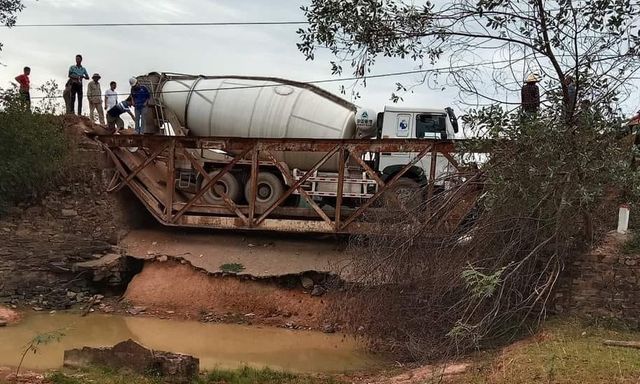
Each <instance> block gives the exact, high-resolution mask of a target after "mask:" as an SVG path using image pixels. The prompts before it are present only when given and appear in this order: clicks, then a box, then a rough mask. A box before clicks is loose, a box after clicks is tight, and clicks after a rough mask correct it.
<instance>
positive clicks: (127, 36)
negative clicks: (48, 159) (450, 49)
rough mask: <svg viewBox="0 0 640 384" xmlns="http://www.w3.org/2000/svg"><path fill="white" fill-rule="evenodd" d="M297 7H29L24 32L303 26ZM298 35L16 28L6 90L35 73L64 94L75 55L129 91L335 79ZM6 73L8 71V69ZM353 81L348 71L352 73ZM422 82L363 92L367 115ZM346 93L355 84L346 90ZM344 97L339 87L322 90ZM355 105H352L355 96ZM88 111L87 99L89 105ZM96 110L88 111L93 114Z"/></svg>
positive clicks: (60, 0)
mask: <svg viewBox="0 0 640 384" xmlns="http://www.w3.org/2000/svg"><path fill="white" fill-rule="evenodd" d="M304 3H305V2H304V1H299V0H270V1H259V0H245V1H237V0H221V1H218V0H216V1H214V0H180V1H167V0H153V1H149V0H129V1H126V2H124V3H123V2H116V1H104V0H102V1H98V0H40V1H34V0H25V1H24V4H25V5H26V6H27V8H26V9H25V10H24V11H23V12H22V13H21V14H20V15H19V17H18V24H37V23H114V22H116V23H128V22H131V23H136V22H198V21H200V22H207V21H208V22H211V21H215V22H219V21H225V22H226V21H237V22H246V21H303V20H304V15H303V13H302V11H301V10H300V6H301V5H303V4H304ZM297 28H299V26H227V27H220V26H215V27H214V26H205V27H193V26H191V27H180V26H175V27H169V26H159V27H122V28H113V27H112V28H101V27H91V28H12V29H9V30H6V29H5V30H3V31H2V35H0V39H1V40H0V41H2V43H3V44H4V48H3V50H2V52H0V63H2V64H3V65H2V66H0V87H6V86H8V85H9V82H10V81H13V78H14V77H15V76H16V75H18V74H20V73H21V72H22V67H24V66H25V65H28V66H30V67H31V68H32V75H31V81H32V84H33V86H34V87H37V86H39V85H41V84H42V83H44V82H45V81H47V80H49V79H56V80H57V81H58V83H59V84H60V85H63V84H64V82H65V81H66V76H67V71H68V68H69V66H70V65H72V64H74V60H75V59H74V57H75V55H76V53H81V54H82V55H83V56H84V62H83V65H84V66H85V67H86V68H87V70H88V71H89V75H90V76H91V74H93V73H94V72H98V73H100V74H101V76H102V80H101V83H102V89H103V91H104V90H106V87H107V85H108V82H109V81H111V80H115V81H117V82H118V84H119V91H120V92H126V90H127V89H128V84H127V80H128V78H129V77H131V76H133V75H139V74H144V73H148V72H152V71H157V72H161V71H165V72H180V73H193V74H206V75H261V76H276V77H284V78H289V79H292V80H299V81H312V80H321V79H329V78H332V76H331V72H330V66H329V64H328V61H329V60H330V59H331V57H330V56H329V54H328V52H327V51H325V52H324V53H323V52H322V51H321V52H319V55H317V58H316V60H315V61H305V58H304V56H303V55H302V54H301V53H300V52H299V51H298V49H297V47H296V43H297V42H298V36H297V35H296V33H295V31H296V30H297ZM5 65H6V66H5ZM416 68H417V64H415V63H410V62H403V61H394V62H392V63H390V62H387V63H384V62H381V63H380V65H379V66H376V68H375V69H374V70H375V72H376V73H387V72H397V71H404V70H411V69H416ZM345 70H346V72H345V76H350V73H349V71H350V69H349V68H345ZM417 79H418V75H413V76H404V77H393V78H385V79H372V80H370V81H369V82H368V85H367V87H366V88H363V89H361V90H360V95H361V99H358V100H357V101H356V103H357V104H358V105H361V106H365V107H368V108H373V109H375V110H378V111H380V110H382V109H383V108H384V105H388V104H391V101H389V97H390V95H391V93H392V92H393V91H394V90H395V83H396V82H398V81H405V82H411V81H416V80H417ZM344 84H345V85H348V84H350V83H348V82H345V83H344ZM322 87H323V88H325V89H327V90H329V91H331V92H333V93H339V88H338V87H339V84H337V83H330V84H324V85H322ZM456 95H457V92H455V91H454V90H450V91H449V92H442V91H437V92H436V91H433V90H430V89H428V88H426V87H425V88H422V89H419V90H417V91H416V92H415V93H413V94H411V95H407V96H406V97H405V101H404V102H403V104H404V105H407V106H412V107H419V106H425V107H442V108H444V107H446V106H450V105H453V99H455V97H456ZM347 98H348V97H347ZM85 104H86V100H85ZM87 112H88V110H87V108H86V107H85V113H87Z"/></svg>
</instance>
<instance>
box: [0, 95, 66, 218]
mask: <svg viewBox="0 0 640 384" xmlns="http://www.w3.org/2000/svg"><path fill="white" fill-rule="evenodd" d="M0 107H1V108H2V110H0V127H1V128H0V212H2V211H4V210H6V208H7V207H8V206H9V205H10V204H13V203H16V202H19V201H24V200H28V199H32V198H34V197H37V196H40V195H42V194H43V193H45V192H46V191H48V190H49V189H50V188H51V187H52V186H54V185H55V182H56V181H57V180H59V177H60V176H61V174H62V171H63V170H64V168H65V161H66V160H67V158H68V155H69V148H70V142H69V140H68V139H67V137H66V136H65V133H64V130H63V122H62V118H61V117H60V116H54V115H52V114H50V113H48V112H49V111H47V110H42V109H40V110H38V109H37V111H38V112H37V113H31V112H30V111H27V110H25V108H24V105H23V104H22V102H21V100H20V99H19V97H18V96H17V94H16V93H15V91H14V90H9V91H4V92H3V94H2V101H1V104H0Z"/></svg>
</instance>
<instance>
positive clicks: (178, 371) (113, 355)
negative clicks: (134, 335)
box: [63, 339, 200, 383]
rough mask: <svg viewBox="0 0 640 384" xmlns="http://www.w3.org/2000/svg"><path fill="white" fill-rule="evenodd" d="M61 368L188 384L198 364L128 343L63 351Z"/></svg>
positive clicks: (189, 359)
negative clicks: (129, 373) (102, 370)
mask: <svg viewBox="0 0 640 384" xmlns="http://www.w3.org/2000/svg"><path fill="white" fill-rule="evenodd" d="M63 365H64V366H65V367H68V368H76V369H78V368H88V367H92V366H98V367H105V368H110V369H115V370H129V371H133V372H135V373H139V374H149V373H152V374H155V375H158V376H161V377H163V378H164V379H165V380H166V381H168V382H172V383H190V382H192V380H193V379H194V378H195V377H196V376H197V375H198V373H199V372H200V360H199V359H197V358H195V357H193V356H189V355H182V354H178V353H171V352H163V351H154V350H152V349H149V348H146V347H144V346H142V345H140V344H138V343H136V342H135V341H133V340H131V339H129V340H127V341H123V342H121V343H118V344H116V345H114V346H113V347H111V348H89V347H84V348H82V349H71V350H67V351H64V362H63Z"/></svg>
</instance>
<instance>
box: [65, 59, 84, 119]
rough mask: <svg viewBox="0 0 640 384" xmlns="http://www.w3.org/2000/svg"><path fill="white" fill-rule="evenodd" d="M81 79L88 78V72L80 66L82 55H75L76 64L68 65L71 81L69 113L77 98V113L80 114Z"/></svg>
mask: <svg viewBox="0 0 640 384" xmlns="http://www.w3.org/2000/svg"><path fill="white" fill-rule="evenodd" d="M82 79H86V80H89V73H88V72H87V69H86V68H85V67H83V66H82V55H76V65H72V66H70V67H69V81H70V82H71V94H70V97H71V113H73V105H74V104H75V103H76V98H77V99H78V115H82Z"/></svg>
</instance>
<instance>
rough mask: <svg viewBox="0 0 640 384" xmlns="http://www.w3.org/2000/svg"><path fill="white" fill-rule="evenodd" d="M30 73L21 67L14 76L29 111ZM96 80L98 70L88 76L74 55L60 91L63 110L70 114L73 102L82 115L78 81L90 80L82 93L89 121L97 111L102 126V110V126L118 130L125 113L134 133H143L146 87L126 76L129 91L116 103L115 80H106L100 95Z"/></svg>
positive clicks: (78, 58) (98, 81) (147, 99)
mask: <svg viewBox="0 0 640 384" xmlns="http://www.w3.org/2000/svg"><path fill="white" fill-rule="evenodd" d="M30 74H31V68H29V67H24V71H23V73H22V74H21V75H19V76H16V78H15V80H16V81H17V82H18V84H19V89H18V92H19V95H20V98H21V99H22V100H23V101H24V102H25V104H26V107H27V108H28V109H29V110H30V109H31V96H30V92H29V91H30V87H31V85H30V80H29V75H30ZM100 79H101V76H100V74H98V73H94V74H93V76H91V78H89V72H88V71H87V69H86V68H85V67H84V66H83V65H82V55H76V63H75V65H72V66H70V67H69V73H68V80H67V83H66V84H65V89H64V92H63V93H62V97H63V98H64V103H65V106H66V113H67V114H73V113H74V107H75V104H76V101H77V112H78V115H82V96H83V89H84V87H83V84H82V83H83V80H90V81H89V82H88V84H87V93H86V95H87V99H88V101H89V118H90V119H91V121H94V122H95V118H96V114H97V117H98V120H99V121H100V124H102V125H105V111H106V125H107V128H108V129H109V131H111V132H116V130H117V131H121V130H123V129H124V121H123V120H122V118H121V117H120V115H122V114H123V113H128V114H129V115H130V116H131V118H132V119H133V121H134V123H135V132H136V133H138V134H142V133H144V111H145V108H147V106H148V103H149V100H150V99H151V93H150V92H149V89H147V87H145V86H144V85H142V84H139V83H138V79H136V78H135V77H132V78H131V79H129V85H130V86H131V93H130V94H129V96H128V97H127V98H126V99H125V100H124V101H122V102H118V92H116V88H117V84H116V82H115V81H111V82H110V83H109V89H107V90H106V91H105V92H104V94H103V93H102V89H101V87H100ZM131 107H133V108H134V111H135V114H134V113H132V112H131V109H130V108H131Z"/></svg>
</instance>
